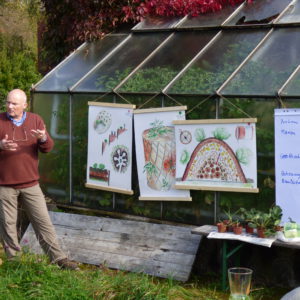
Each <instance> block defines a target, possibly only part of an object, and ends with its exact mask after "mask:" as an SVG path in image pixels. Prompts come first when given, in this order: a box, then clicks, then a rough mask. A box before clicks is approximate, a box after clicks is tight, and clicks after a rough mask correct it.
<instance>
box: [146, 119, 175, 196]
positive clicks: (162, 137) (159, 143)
mask: <svg viewBox="0 0 300 300" xmlns="http://www.w3.org/2000/svg"><path fill="white" fill-rule="evenodd" d="M150 125H152V128H149V129H146V130H144V131H143V145H144V156H145V166H144V172H146V173H147V185H148V186H149V187H150V188H151V189H154V190H160V191H167V190H170V189H171V187H172V185H173V184H174V183H175V170H176V150H175V130H174V127H173V126H163V124H162V121H157V120H156V121H155V122H153V123H151V124H150Z"/></svg>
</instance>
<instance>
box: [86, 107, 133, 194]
mask: <svg viewBox="0 0 300 300" xmlns="http://www.w3.org/2000/svg"><path fill="white" fill-rule="evenodd" d="M88 105H89V117H88V157H87V175H86V177H87V179H86V185H85V186H86V187H88V188H95V189H100V190H106V191H111V192H117V193H123V194H129V195H132V194H133V191H132V187H131V174H132V138H133V133H132V130H133V128H132V122H133V109H134V108H135V105H131V104H115V103H105V102H88Z"/></svg>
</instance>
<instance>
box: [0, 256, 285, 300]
mask: <svg viewBox="0 0 300 300" xmlns="http://www.w3.org/2000/svg"><path fill="white" fill-rule="evenodd" d="M0 256H1V259H2V262H1V265H0V278H1V279H0V299H5V300H9V299H11V300H18V299H59V300H62V299H68V300H69V299H71V300H74V299H80V300H81V299H107V300H108V299H115V300H121V299H122V300H129V299H132V300H138V299H143V300H150V299H151V300H154V299H155V300H165V299H170V300H181V299H182V300H188V299H195V300H196V299H197V300H202V299H203V300H221V299H222V300H225V299H226V300H227V299H228V297H229V293H228V292H222V291H221V290H220V289H219V277H218V276H217V275H215V274H211V275H205V276H203V277H198V276H197V277H194V278H191V279H190V281H189V282H187V283H182V282H178V281H173V280H171V279H159V278H155V277H152V276H148V275H145V274H141V273H139V274H137V273H130V272H123V271H117V270H110V269H108V268H106V267H103V266H101V267H97V266H89V265H81V266H80V271H68V270H60V269H59V268H58V267H57V266H56V265H49V262H48V260H47V257H46V256H38V255H33V254H28V253H26V254H23V255H22V257H20V258H18V259H16V260H14V261H7V260H6V259H5V258H4V255H3V253H2V254H1V255H0ZM285 292H286V290H282V289H279V288H264V287H253V289H252V292H251V296H252V299H253V300H256V299H269V300H271V299H272V300H276V299H280V297H281V296H282V295H283V294H284V293H285Z"/></svg>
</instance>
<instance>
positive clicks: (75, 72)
mask: <svg viewBox="0 0 300 300" xmlns="http://www.w3.org/2000/svg"><path fill="white" fill-rule="evenodd" d="M127 36H128V35H126V34H114V35H107V36H106V37H104V38H103V39H101V40H98V41H95V42H92V43H86V44H85V45H83V46H82V47H79V48H78V49H77V50H76V51H75V52H74V53H73V54H72V55H71V56H70V57H69V58H67V59H65V60H64V61H63V62H62V64H60V65H59V66H58V67H57V68H55V69H54V70H53V71H52V72H50V73H49V74H48V75H46V76H45V77H44V79H43V80H42V81H41V82H40V83H38V84H37V85H36V86H35V90H36V91H37V92H38V91H51V92H53V91H68V88H70V87H71V86H73V85H74V84H75V83H76V82H77V81H78V80H79V79H80V78H81V77H82V76H83V75H85V74H86V73H87V72H88V71H89V70H91V69H92V68H93V67H94V66H95V65H96V64H97V63H98V62H99V61H100V60H101V59H102V58H103V57H105V56H106V55H107V54H108V53H109V52H110V51H111V50H112V49H113V48H114V47H115V46H116V45H117V44H119V43H120V42H121V41H122V40H123V39H125V38H126V37H127Z"/></svg>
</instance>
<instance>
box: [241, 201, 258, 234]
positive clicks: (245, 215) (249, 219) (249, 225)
mask: <svg viewBox="0 0 300 300" xmlns="http://www.w3.org/2000/svg"><path fill="white" fill-rule="evenodd" d="M240 212H241V218H242V219H243V221H244V223H245V230H246V232H247V233H250V234H253V233H254V228H255V227H256V226H255V224H254V223H253V218H254V216H255V214H256V213H257V210H256V209H255V208H251V209H250V210H249V209H246V208H244V207H241V208H240Z"/></svg>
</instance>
